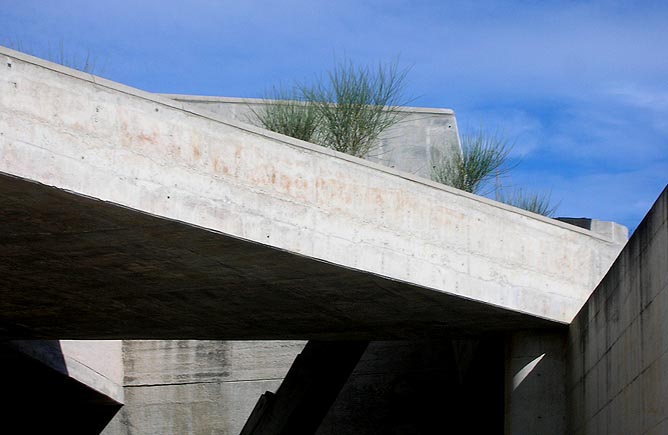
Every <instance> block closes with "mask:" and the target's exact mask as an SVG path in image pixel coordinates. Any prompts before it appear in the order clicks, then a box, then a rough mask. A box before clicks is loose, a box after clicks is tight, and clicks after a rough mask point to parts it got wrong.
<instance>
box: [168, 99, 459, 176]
mask: <svg viewBox="0 0 668 435" xmlns="http://www.w3.org/2000/svg"><path fill="white" fill-rule="evenodd" d="M164 96H165V97H167V98H171V99H173V100H176V101H179V102H182V103H185V104H188V105H190V106H192V107H197V108H199V109H203V110H207V111H210V112H211V113H215V114H216V115H218V116H220V117H221V118H222V119H227V120H231V121H239V122H244V123H249V124H253V125H257V126H261V125H259V123H258V121H257V117H256V116H254V112H256V113H259V112H260V111H261V110H262V107H263V106H265V105H267V104H271V103H270V102H268V101H267V100H261V99H254V98H229V97H208V96H194V95H174V94H165V95H164ZM400 113H401V116H400V121H399V122H398V123H397V124H396V125H394V126H392V127H391V128H390V129H388V130H387V131H385V132H384V133H383V134H382V135H381V137H380V138H379V143H378V145H377V147H376V148H374V149H373V151H372V152H371V153H370V155H369V156H367V159H368V160H369V161H372V162H375V163H380V164H382V165H384V166H387V167H390V168H395V169H399V170H402V171H406V172H409V173H411V174H415V175H419V176H421V177H424V178H430V172H431V165H430V164H431V162H432V161H436V162H438V161H439V160H440V159H441V158H442V157H443V156H446V155H451V154H452V153H456V152H461V146H460V143H459V132H458V129H457V120H456V118H455V112H454V111H452V110H451V109H437V108H424V107H402V108H400Z"/></svg>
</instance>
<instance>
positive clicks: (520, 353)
mask: <svg viewBox="0 0 668 435" xmlns="http://www.w3.org/2000/svg"><path fill="white" fill-rule="evenodd" d="M566 334H567V331H566V330H563V331H561V330H559V331H523V332H517V333H514V334H512V335H510V336H509V337H508V338H507V339H506V364H505V366H506V405H505V408H506V418H505V434H506V435H525V434H542V435H565V434H566V389H565V380H566V358H565V356H566Z"/></svg>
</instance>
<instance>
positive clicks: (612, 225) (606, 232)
mask: <svg viewBox="0 0 668 435" xmlns="http://www.w3.org/2000/svg"><path fill="white" fill-rule="evenodd" d="M557 220H559V221H561V222H566V223H569V224H571V225H576V226H578V227H580V228H584V229H587V230H591V231H592V232H594V233H596V234H600V235H602V236H603V237H604V238H606V239H608V240H612V241H614V242H615V243H618V244H620V245H624V244H626V242H627V241H628V240H629V229H628V228H626V227H625V226H624V225H621V224H618V223H617V222H610V221H599V220H597V219H591V218H570V217H558V218H557Z"/></svg>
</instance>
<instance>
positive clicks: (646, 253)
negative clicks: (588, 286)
mask: <svg viewBox="0 0 668 435" xmlns="http://www.w3.org/2000/svg"><path fill="white" fill-rule="evenodd" d="M567 355H568V364H567V366H568V369H569V371H568V378H567V379H568V380H567V383H566V388H567V393H568V399H569V402H570V406H569V412H568V414H569V416H570V427H569V430H568V433H572V434H595V433H607V434H620V435H621V434H628V435H634V434H657V435H658V434H665V433H668V402H667V401H666V398H667V397H668V189H667V190H664V191H663V193H662V194H661V196H660V197H659V199H658V200H657V202H656V203H655V204H654V206H653V207H652V209H651V210H650V212H649V213H648V215H647V216H646V217H645V219H644V220H643V221H642V223H641V224H640V226H639V227H638V229H637V230H636V231H635V233H634V235H633V237H632V238H631V240H630V241H629V243H628V245H627V246H626V248H625V249H624V250H623V251H622V253H621V254H620V256H619V257H618V258H617V260H616V261H615V263H614V264H613V266H612V268H611V269H610V271H609V272H608V274H607V275H606V276H605V278H604V279H603V281H602V282H601V283H600V284H599V286H598V287H597V288H596V290H595V291H594V293H593V294H592V296H591V298H590V299H589V300H588V301H587V303H586V304H585V305H584V307H582V309H581V310H580V312H579V313H578V315H577V316H576V317H575V320H574V321H573V322H572V323H571V325H570V327H569V331H568V352H567Z"/></svg>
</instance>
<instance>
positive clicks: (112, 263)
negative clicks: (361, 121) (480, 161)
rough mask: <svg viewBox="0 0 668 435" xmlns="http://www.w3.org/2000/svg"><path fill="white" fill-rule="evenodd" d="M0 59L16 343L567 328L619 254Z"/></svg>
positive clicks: (426, 185) (2, 166) (614, 248)
mask: <svg viewBox="0 0 668 435" xmlns="http://www.w3.org/2000/svg"><path fill="white" fill-rule="evenodd" d="M1 53H2V54H1V56H2V59H3V63H2V65H0V67H1V69H0V132H2V135H0V172H2V173H5V174H7V175H5V176H3V177H2V178H1V181H0V185H1V187H2V195H1V196H2V200H1V201H2V204H1V206H2V210H3V213H4V216H3V220H2V225H3V232H2V234H3V237H4V240H3V244H2V249H3V250H4V252H3V255H4V256H5V257H8V258H13V259H14V260H13V263H12V265H11V266H9V265H7V263H5V264H4V265H3V266H2V267H4V269H5V270H3V271H2V273H3V276H5V277H6V280H7V281H6V282H9V283H11V287H9V288H5V294H4V295H3V302H2V303H3V306H2V309H3V311H7V312H10V313H11V316H10V317H6V316H5V319H6V324H5V325H3V328H4V329H5V334H7V335H9V336H12V335H13V334H14V335H15V334H18V335H22V334H25V335H31V334H34V335H36V336H57V337H58V338H102V337H104V338H116V337H123V338H161V337H167V338H179V337H184V338H217V339H223V338H315V337H320V338H344V337H350V336H355V337H365V338H387V337H403V336H414V335H422V334H428V333H439V334H440V333H443V332H444V331H457V330H470V328H476V327H477V328H478V330H480V331H482V330H485V329H486V328H492V327H494V328H499V327H500V328H503V327H512V328H515V327H518V326H519V325H524V326H527V327H528V326H539V325H546V324H549V323H550V322H556V323H564V322H568V321H570V319H572V317H573V316H574V314H575V313H576V312H577V310H578V309H579V308H580V307H581V306H582V304H583V303H584V301H585V300H586V298H587V297H588V295H589V292H590V291H591V289H592V288H594V286H595V285H596V283H597V282H598V280H599V279H600V277H601V276H602V275H603V273H604V272H605V271H606V270H607V268H608V266H609V265H610V263H611V262H612V260H613V258H614V257H615V256H616V254H617V252H618V251H619V248H620V246H619V245H616V244H615V243H613V242H611V241H609V240H606V239H604V238H602V237H599V236H596V235H594V234H592V233H590V232H588V231H584V230H580V229H578V228H575V227H571V226H569V225H567V224H563V223H560V222H556V221H553V220H550V219H546V218H543V217H539V216H536V215H533V214H530V213H527V212H523V211H519V210H517V209H513V208H511V207H508V206H504V205H501V204H497V203H494V202H493V201H489V200H486V199H483V198H480V197H476V196H474V195H469V194H466V193H463V192H460V191H457V190H454V189H449V188H446V187H443V186H440V185H438V184H435V183H432V182H430V181H427V180H424V179H420V178H417V177H414V176H412V175H409V174H406V173H402V172H398V171H394V170H391V169H387V168H383V167H380V166H378V165H375V164H373V163H369V162H367V161H364V160H360V159H356V158H353V157H350V156H346V155H342V154H339V153H335V152H332V151H330V150H326V149H324V148H321V147H317V146H314V145H312V144H308V143H305V142H301V141H297V140H294V139H290V138H286V137H284V136H281V135H277V134H272V133H269V132H266V131H264V130H261V129H257V128H254V127H252V126H247V125H243V124H235V123H232V122H225V121H222V120H218V119H215V117H213V115H208V114H206V113H198V112H197V110H195V109H192V108H189V107H185V106H183V105H181V104H179V103H177V102H174V101H170V100H166V99H161V98H157V97H155V96H153V95H151V94H147V93H143V92H141V91H137V90H135V89H131V88H127V87H125V86H122V85H119V84H117V83H113V82H109V81H106V80H103V79H99V78H91V77H90V76H88V75H85V74H81V73H78V72H74V71H72V70H69V69H66V68H62V67H60V66H57V65H53V64H50V63H46V62H41V61H38V60H35V59H33V58H28V57H25V56H22V55H19V54H17V53H15V52H12V51H10V50H6V49H2V51H1ZM34 182H36V183H42V184H43V185H48V186H54V187H45V186H42V185H39V184H36V183H34ZM66 191H69V192H72V193H67V192H66ZM541 319H546V320H541ZM525 322H528V323H525ZM475 325H478V326H475Z"/></svg>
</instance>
